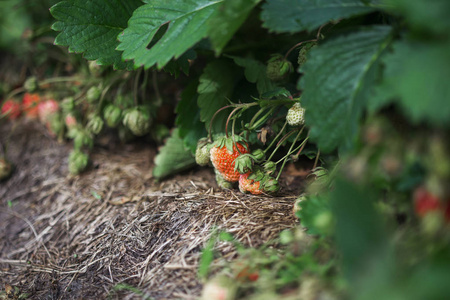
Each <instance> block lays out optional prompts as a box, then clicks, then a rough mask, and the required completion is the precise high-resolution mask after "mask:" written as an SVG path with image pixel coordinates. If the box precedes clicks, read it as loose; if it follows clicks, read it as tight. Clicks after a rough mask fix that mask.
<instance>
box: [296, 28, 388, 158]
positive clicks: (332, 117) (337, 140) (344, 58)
mask: <svg viewBox="0 0 450 300" xmlns="http://www.w3.org/2000/svg"><path fill="white" fill-rule="evenodd" d="M390 32H391V28H390V27H388V26H373V27H368V28H362V29H360V30H359V31H354V32H351V33H349V34H346V35H340V36H337V37H336V38H334V39H330V40H329V41H327V42H325V43H323V44H321V45H319V46H317V47H315V48H314V49H312V50H311V52H310V55H309V58H308V61H307V62H306V63H305V65H304V66H303V67H302V68H301V70H300V71H301V72H303V73H304V76H303V77H302V79H301V80H300V81H299V84H298V88H299V89H303V94H302V106H303V107H304V108H305V109H306V112H305V121H306V124H307V125H308V126H309V127H310V128H311V131H310V136H311V139H312V140H314V141H316V142H317V143H318V146H319V148H320V149H321V150H322V151H324V152H329V151H332V150H334V149H335V148H337V147H341V148H343V149H345V148H347V149H348V148H350V147H351V146H352V143H353V141H354V138H355V136H356V134H357V132H358V127H359V121H360V117H361V114H362V112H363V109H364V108H365V106H366V102H367V99H368V98H369V97H370V96H371V92H372V87H373V86H374V84H375V83H376V80H377V75H378V74H379V71H380V65H381V64H380V56H381V55H382V53H383V52H384V50H385V49H386V47H387V46H388V45H389V43H390V41H391V35H390Z"/></svg>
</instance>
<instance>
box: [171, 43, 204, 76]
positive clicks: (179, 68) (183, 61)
mask: <svg viewBox="0 0 450 300" xmlns="http://www.w3.org/2000/svg"><path fill="white" fill-rule="evenodd" d="M196 58H197V53H196V52H195V51H194V50H193V49H189V50H188V51H186V52H185V53H184V54H183V55H181V56H180V57H179V58H178V59H172V60H171V61H169V62H168V63H167V65H165V67H164V71H166V72H168V73H170V74H172V75H173V76H175V78H177V77H178V76H179V75H180V72H183V73H184V74H186V75H189V60H194V59H196Z"/></svg>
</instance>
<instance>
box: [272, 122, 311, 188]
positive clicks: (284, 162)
mask: <svg viewBox="0 0 450 300" xmlns="http://www.w3.org/2000/svg"><path fill="white" fill-rule="evenodd" d="M302 131H303V128H302V130H300V131H299V132H298V134H297V136H296V137H295V140H294V142H293V143H292V144H291V147H290V148H289V151H288V154H289V153H292V148H294V145H295V143H296V142H297V140H298V138H299V137H300V135H301V134H302ZM303 142H305V141H303ZM288 158H289V156H287V155H286V157H285V159H284V161H283V164H282V165H281V168H280V171H279V172H278V175H277V178H276V180H277V181H278V179H280V176H281V172H282V171H283V169H284V166H285V165H286V162H287V161H288Z"/></svg>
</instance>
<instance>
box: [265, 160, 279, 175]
mask: <svg viewBox="0 0 450 300" xmlns="http://www.w3.org/2000/svg"><path fill="white" fill-rule="evenodd" d="M263 168H264V171H265V172H266V173H267V174H272V173H273V172H275V171H276V169H277V164H276V163H274V162H273V161H266V162H265V163H264V165H263Z"/></svg>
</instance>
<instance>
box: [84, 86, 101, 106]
mask: <svg viewBox="0 0 450 300" xmlns="http://www.w3.org/2000/svg"><path fill="white" fill-rule="evenodd" d="M101 94H102V91H101V90H100V89H99V88H98V87H97V86H92V87H90V88H89V90H88V91H87V92H86V99H87V100H88V101H89V102H90V103H93V102H95V101H97V100H98V99H99V98H100V95H101Z"/></svg>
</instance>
